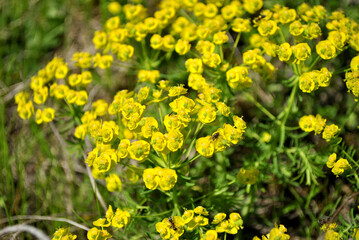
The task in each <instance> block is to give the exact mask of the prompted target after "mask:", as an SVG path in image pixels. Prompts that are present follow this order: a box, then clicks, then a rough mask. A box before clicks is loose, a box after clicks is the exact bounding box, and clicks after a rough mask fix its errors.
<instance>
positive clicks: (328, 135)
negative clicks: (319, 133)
mask: <svg viewBox="0 0 359 240" xmlns="http://www.w3.org/2000/svg"><path fill="white" fill-rule="evenodd" d="M339 131H340V128H339V127H338V126H337V125H335V124H331V125H326V126H325V128H324V131H323V138H324V139H325V140H327V142H329V141H330V140H331V139H332V138H334V136H335V135H336V134H337V133H338V132H339Z"/></svg>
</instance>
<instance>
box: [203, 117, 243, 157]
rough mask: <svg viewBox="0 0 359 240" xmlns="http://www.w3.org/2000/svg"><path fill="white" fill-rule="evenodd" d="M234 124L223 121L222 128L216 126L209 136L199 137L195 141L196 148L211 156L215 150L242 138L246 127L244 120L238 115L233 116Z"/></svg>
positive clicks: (206, 155)
mask: <svg viewBox="0 0 359 240" xmlns="http://www.w3.org/2000/svg"><path fill="white" fill-rule="evenodd" d="M233 121H234V126H232V125H230V124H227V123H225V124H224V125H223V127H222V128H218V130H217V131H216V132H214V133H213V134H212V135H211V136H207V137H201V138H199V139H197V141H196V150H197V152H198V153H199V154H201V155H202V156H204V157H211V156H212V155H213V154H214V153H215V152H220V151H223V150H225V149H226V148H227V147H230V146H232V145H234V144H237V143H238V141H239V140H241V139H242V135H243V133H244V131H245V129H246V123H245V121H244V120H243V119H242V118H240V117H238V116H234V117H233Z"/></svg>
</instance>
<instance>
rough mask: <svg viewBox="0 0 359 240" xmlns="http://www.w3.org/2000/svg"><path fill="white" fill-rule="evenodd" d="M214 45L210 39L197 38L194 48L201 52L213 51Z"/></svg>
mask: <svg viewBox="0 0 359 240" xmlns="http://www.w3.org/2000/svg"><path fill="white" fill-rule="evenodd" d="M215 47H216V46H215V45H214V44H213V43H212V42H210V41H203V40H199V41H198V43H197V45H196V50H197V51H198V52H199V53H201V54H205V53H213V52H214V49H215Z"/></svg>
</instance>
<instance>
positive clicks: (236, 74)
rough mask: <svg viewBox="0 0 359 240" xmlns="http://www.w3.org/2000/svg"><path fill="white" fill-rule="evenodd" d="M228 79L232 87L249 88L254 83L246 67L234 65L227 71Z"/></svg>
mask: <svg viewBox="0 0 359 240" xmlns="http://www.w3.org/2000/svg"><path fill="white" fill-rule="evenodd" d="M226 79H227V82H228V84H229V86H230V87H231V88H234V89H237V88H247V87H250V86H251V85H252V79H250V78H249V77H248V69H247V68H246V67H234V68H231V69H229V70H228V71H227V72H226Z"/></svg>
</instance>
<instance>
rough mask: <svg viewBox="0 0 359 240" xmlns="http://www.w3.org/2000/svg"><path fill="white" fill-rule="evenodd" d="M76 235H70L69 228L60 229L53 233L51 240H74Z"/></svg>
mask: <svg viewBox="0 0 359 240" xmlns="http://www.w3.org/2000/svg"><path fill="white" fill-rule="evenodd" d="M76 238H77V236H76V235H74V234H71V233H70V228H60V229H58V230H57V231H56V232H55V233H54V237H53V238H52V240H75V239H76Z"/></svg>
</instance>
